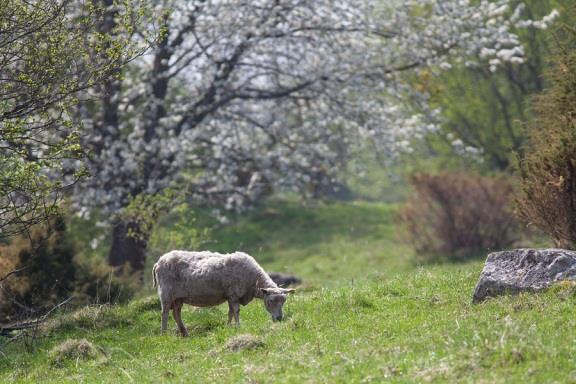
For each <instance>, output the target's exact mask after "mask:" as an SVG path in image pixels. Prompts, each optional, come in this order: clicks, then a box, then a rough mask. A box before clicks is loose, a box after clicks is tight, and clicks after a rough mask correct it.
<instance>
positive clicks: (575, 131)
mask: <svg viewBox="0 0 576 384" xmlns="http://www.w3.org/2000/svg"><path fill="white" fill-rule="evenodd" d="M556 41H557V49H556V51H557V53H556V56H555V58H554V64H555V65H554V66H553V68H551V70H550V71H548V75H547V76H548V78H549V79H550V80H551V83H552V86H551V87H550V88H549V89H548V90H546V91H545V92H543V93H542V94H541V95H540V96H538V97H536V98H535V100H534V110H535V112H536V116H537V117H536V118H535V119H534V120H533V121H532V122H531V124H530V128H531V129H530V140H529V143H528V145H527V147H526V148H525V149H524V155H523V157H522V158H521V160H520V162H519V163H518V167H517V169H518V173H519V176H520V180H521V190H520V192H519V193H518V196H517V198H516V207H517V213H518V216H519V217H520V218H521V219H523V220H524V221H526V222H527V223H529V224H533V225H535V226H536V227H538V228H540V229H541V230H542V231H544V232H545V233H547V234H548V235H550V236H551V237H552V238H553V239H554V240H555V242H556V244H557V246H559V247H562V248H571V249H574V248H575V247H576V30H575V29H573V28H571V27H568V26H564V27H562V28H561V29H560V30H559V31H558V33H557V34H556Z"/></svg>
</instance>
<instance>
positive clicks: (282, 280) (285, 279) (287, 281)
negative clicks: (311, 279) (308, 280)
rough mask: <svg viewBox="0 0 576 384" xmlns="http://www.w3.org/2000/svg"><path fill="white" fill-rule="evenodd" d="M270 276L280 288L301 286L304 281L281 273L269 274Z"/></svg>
mask: <svg viewBox="0 0 576 384" xmlns="http://www.w3.org/2000/svg"><path fill="white" fill-rule="evenodd" d="M268 276H270V278H271V279H272V281H274V282H275V283H276V285H278V286H279V287H287V286H289V285H292V284H300V283H301V282H302V279H300V278H299V277H296V276H292V275H286V274H284V273H279V272H268Z"/></svg>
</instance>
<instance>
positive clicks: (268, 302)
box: [260, 288, 294, 321]
mask: <svg viewBox="0 0 576 384" xmlns="http://www.w3.org/2000/svg"><path fill="white" fill-rule="evenodd" d="M260 291H261V292H262V294H263V295H264V306H265V307H266V310H267V311H268V313H270V316H272V320H273V321H280V320H282V306H284V302H286V296H288V294H289V293H293V292H294V289H286V288H261V289H260Z"/></svg>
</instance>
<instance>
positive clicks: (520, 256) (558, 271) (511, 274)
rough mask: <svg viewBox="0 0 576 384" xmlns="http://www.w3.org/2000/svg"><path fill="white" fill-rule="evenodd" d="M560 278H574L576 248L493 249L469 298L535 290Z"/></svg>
mask: <svg viewBox="0 0 576 384" xmlns="http://www.w3.org/2000/svg"><path fill="white" fill-rule="evenodd" d="M561 280H576V252H573V251H568V250H565V249H556V248H551V249H515V250H512V251H503V252H493V253H491V254H489V255H488V258H487V259H486V264H485V265H484V269H483V270H482V274H481V275H480V280H479V281H478V284H476V289H475V290H474V296H473V298H472V301H473V302H474V303H478V302H480V301H482V300H484V299H486V298H488V297H493V296H498V295H503V294H514V293H518V292H522V291H532V292H535V291H539V290H542V289H545V288H548V287H549V286H550V285H551V284H552V283H554V282H557V281H561Z"/></svg>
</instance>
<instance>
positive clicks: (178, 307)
mask: <svg viewBox="0 0 576 384" xmlns="http://www.w3.org/2000/svg"><path fill="white" fill-rule="evenodd" d="M183 304H184V302H183V301H182V300H174V305H173V306H172V315H173V316H174V320H175V321H176V324H177V325H178V329H179V330H180V333H181V334H182V336H183V337H187V336H188V331H187V330H186V327H185V326H184V323H183V322H182V317H181V311H182V305H183Z"/></svg>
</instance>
